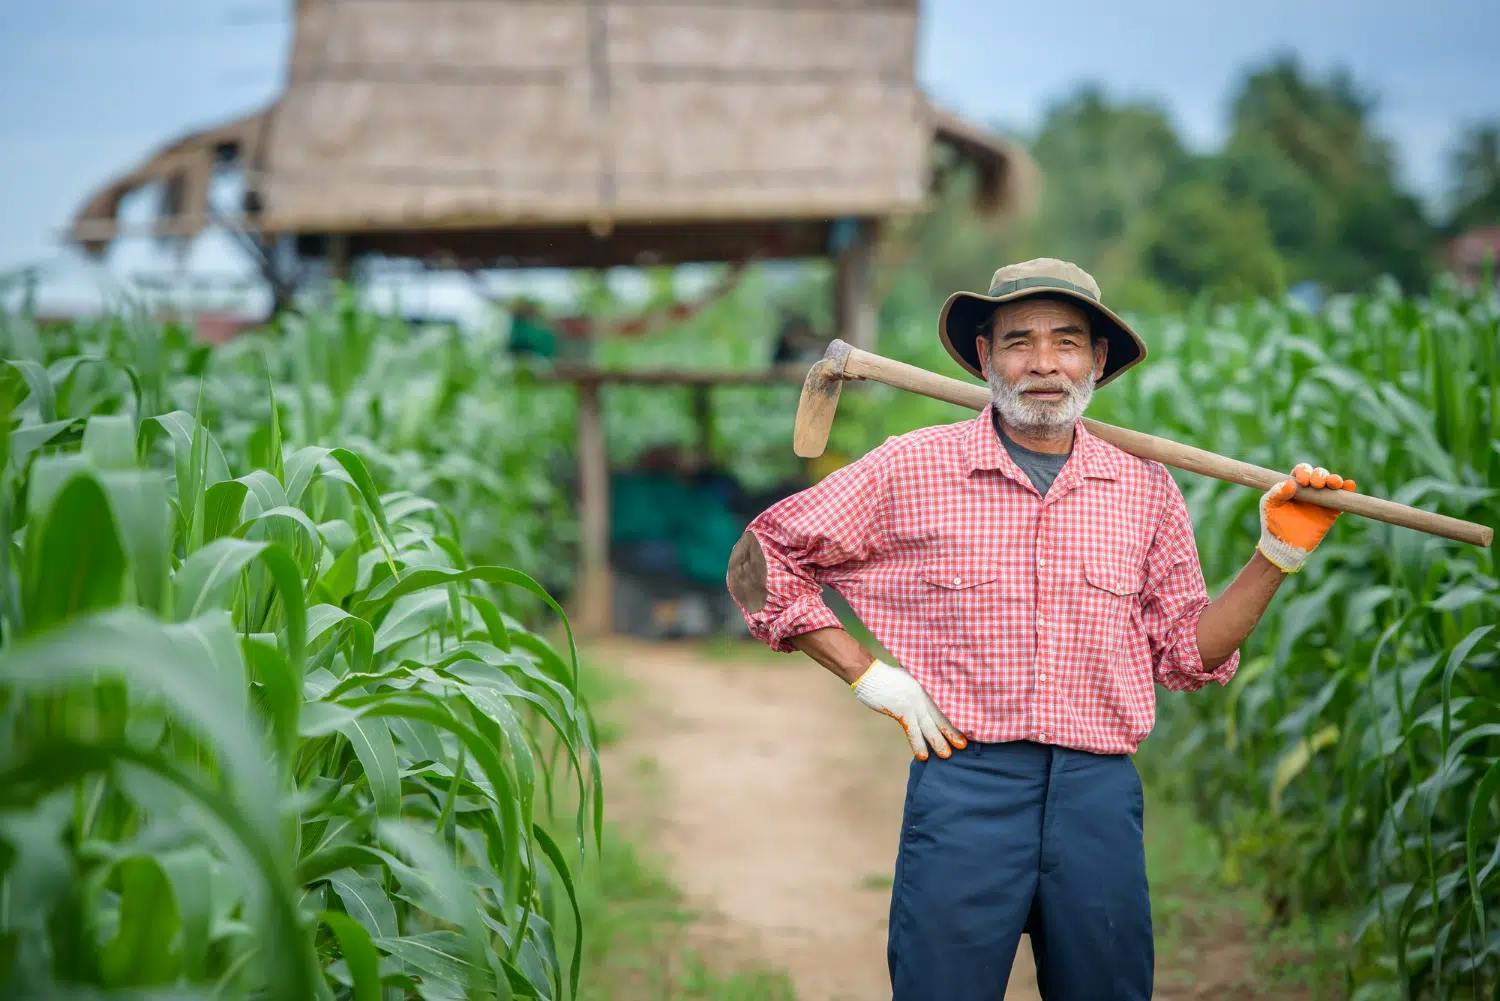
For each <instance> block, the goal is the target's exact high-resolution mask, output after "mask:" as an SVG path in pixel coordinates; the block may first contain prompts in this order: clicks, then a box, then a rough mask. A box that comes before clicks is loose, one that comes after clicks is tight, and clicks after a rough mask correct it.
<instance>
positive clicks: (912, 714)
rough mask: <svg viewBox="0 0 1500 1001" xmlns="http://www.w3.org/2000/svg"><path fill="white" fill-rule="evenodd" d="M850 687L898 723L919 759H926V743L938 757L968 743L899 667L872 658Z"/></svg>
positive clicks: (913, 680) (949, 755)
mask: <svg viewBox="0 0 1500 1001" xmlns="http://www.w3.org/2000/svg"><path fill="white" fill-rule="evenodd" d="M850 687H851V688H853V689H854V697H855V698H857V699H859V701H861V702H863V703H864V704H865V705H867V706H869V707H870V708H871V709H874V710H875V711H876V712H881V713H885V714H886V715H887V716H889V717H891V718H892V719H894V720H895V721H896V722H897V723H900V724H901V729H903V730H905V731H906V739H907V740H908V741H910V742H911V751H912V754H914V755H916V756H917V757H918V758H919V759H920V760H922V761H926V760H927V746H928V745H929V744H931V745H932V749H933V750H934V751H936V752H937V756H938V757H940V758H947V757H952V755H953V748H955V747H956V748H958V749H959V750H963V748H965V747H967V746H968V743H969V742H968V739H967V738H965V737H964V735H963V734H961V733H959V732H958V730H957V728H955V727H954V725H953V724H952V723H949V722H948V717H946V716H944V715H943V713H942V710H940V709H938V707H937V706H936V705H934V704H933V701H932V698H931V697H930V696H929V695H928V694H927V691H926V689H924V688H923V687H922V684H921V682H919V681H917V679H916V678H913V677H912V676H911V675H910V674H907V673H906V672H905V671H904V670H902V669H901V668H899V667H893V666H892V665H890V664H887V663H886V662H885V661H883V660H876V661H875V662H874V663H873V664H871V665H870V666H869V667H868V668H867V669H866V670H865V673H864V674H862V675H860V676H859V677H858V678H857V679H855V681H854V683H853V684H852V685H850ZM950 745H951V746H950Z"/></svg>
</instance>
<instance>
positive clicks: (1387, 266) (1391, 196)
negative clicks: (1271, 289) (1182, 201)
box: [1224, 55, 1435, 290]
mask: <svg viewBox="0 0 1500 1001" xmlns="http://www.w3.org/2000/svg"><path fill="white" fill-rule="evenodd" d="M1374 108H1375V100H1374V98H1372V97H1370V96H1368V95H1366V94H1365V93H1363V92H1362V91H1361V90H1360V89H1359V88H1358V87H1357V86H1356V85H1355V83H1354V82H1353V80H1352V79H1351V78H1350V77H1349V75H1348V74H1347V73H1345V72H1343V71H1342V70H1337V71H1334V72H1333V73H1331V74H1329V76H1328V77H1327V78H1326V79H1324V80H1321V81H1320V80H1314V79H1311V78H1309V77H1308V76H1307V75H1306V74H1305V73H1304V72H1303V70H1302V67H1301V65H1300V64H1299V63H1298V61H1297V59H1296V57H1294V56H1291V55H1283V56H1278V57H1276V58H1275V59H1273V60H1272V61H1271V62H1270V63H1269V64H1267V65H1265V66H1263V67H1260V68H1255V69H1252V70H1250V71H1249V72H1248V73H1247V74H1246V75H1245V77H1244V79H1243V81H1242V82H1241V84H1240V86H1239V89H1238V91H1237V92H1236V94H1235V96H1234V99H1233V101H1232V102H1231V116H1232V123H1231V131H1230V139H1229V142H1228V144H1227V145H1226V148H1225V151H1224V157H1225V158H1226V160H1227V161H1230V162H1237V166H1235V167H1234V168H1232V169H1231V170H1230V172H1229V173H1230V175H1231V176H1234V175H1237V176H1238V177H1239V183H1240V186H1241V187H1242V189H1243V192H1244V194H1245V195H1246V196H1247V197H1249V198H1252V199H1254V200H1256V201H1257V202H1259V204H1260V205H1261V207H1262V208H1263V210H1264V211H1265V213H1266V216H1267V219H1268V221H1269V223H1270V228H1271V233H1272V235H1273V239H1274V240H1275V245H1276V249H1277V251H1278V252H1279V253H1280V254H1281V255H1282V256H1283V257H1284V258H1285V259H1286V260H1287V261H1288V262H1289V266H1288V274H1287V278H1288V280H1289V281H1293V282H1295V281H1299V280H1302V279H1307V278H1312V279H1317V280H1320V281H1323V282H1325V283H1326V284H1328V285H1330V286H1332V287H1333V288H1335V289H1351V290H1352V289H1357V288H1362V287H1365V286H1367V285H1368V284H1369V283H1370V282H1371V281H1373V280H1374V279H1375V278H1376V277H1377V276H1379V275H1381V274H1389V275H1393V276H1394V277H1395V278H1396V279H1397V280H1398V281H1400V282H1401V283H1402V284H1403V285H1405V286H1407V287H1415V286H1420V285H1422V284H1423V283H1424V282H1425V281H1426V279H1427V277H1428V274H1429V272H1430V268H1431V258H1432V254H1433V249H1434V247H1433V245H1434V237H1435V234H1434V232H1433V230H1432V227H1431V225H1430V224H1429V223H1428V222H1427V220H1426V219H1425V218H1424V217H1423V215H1422V211H1421V207H1420V206H1419V205H1418V203H1417V201H1416V200H1415V199H1414V198H1412V197H1411V196H1410V195H1409V194H1407V193H1406V192H1404V191H1402V190H1401V188H1400V186H1399V184H1398V183H1397V179H1396V170H1395V157H1394V155H1393V153H1392V147H1391V143H1390V141H1389V140H1388V139H1386V138H1385V137H1384V136H1382V135H1380V134H1379V133H1378V132H1376V131H1375V129H1374V127H1373V126H1372V124H1371V122H1370V116H1371V113H1372V111H1373V110H1374ZM1278 160H1279V161H1280V165H1279V166H1278V165H1276V163H1277V161H1278Z"/></svg>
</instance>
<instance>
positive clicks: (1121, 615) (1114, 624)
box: [1080, 556, 1145, 656]
mask: <svg viewBox="0 0 1500 1001" xmlns="http://www.w3.org/2000/svg"><path fill="white" fill-rule="evenodd" d="M1083 579H1084V581H1085V582H1086V583H1087V585H1088V586H1086V587H1085V588H1084V589H1083V609H1082V612H1083V616H1082V622H1081V623H1080V625H1081V626H1082V628H1083V631H1084V636H1085V644H1086V645H1088V646H1093V647H1100V648H1102V649H1104V650H1105V651H1107V652H1109V653H1111V654H1114V655H1117V656H1118V655H1120V654H1122V653H1123V652H1124V650H1125V647H1126V646H1127V643H1126V640H1127V639H1128V638H1129V637H1128V635H1127V632H1126V631H1127V630H1128V629H1130V628H1131V623H1132V621H1133V615H1132V613H1133V612H1134V611H1135V608H1136V606H1137V605H1138V604H1139V602H1140V596H1141V588H1142V587H1143V586H1144V584H1145V570H1144V568H1142V567H1140V566H1138V565H1135V564H1132V563H1129V562H1126V561H1125V560H1122V559H1111V558H1107V557H1102V556H1090V557H1088V558H1087V559H1086V560H1085V561H1084V564H1083Z"/></svg>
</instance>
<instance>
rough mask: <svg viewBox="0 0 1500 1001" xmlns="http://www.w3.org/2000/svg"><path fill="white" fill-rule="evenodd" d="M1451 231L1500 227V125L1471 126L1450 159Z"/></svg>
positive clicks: (1485, 123) (1490, 123) (1486, 123)
mask: <svg viewBox="0 0 1500 1001" xmlns="http://www.w3.org/2000/svg"><path fill="white" fill-rule="evenodd" d="M1448 174H1449V178H1450V186H1449V205H1450V206H1451V211H1452V214H1451V216H1450V217H1449V223H1448V225H1449V229H1450V230H1452V231H1454V232H1457V231H1459V230H1463V229H1468V228H1469V227H1471V226H1483V225H1496V224H1500V123H1496V122H1483V123H1480V124H1478V125H1474V126H1471V127H1470V128H1469V129H1468V130H1467V131H1466V132H1465V133H1464V135H1463V137H1462V138H1461V139H1460V140H1459V142H1458V145H1457V147H1456V148H1455V149H1454V150H1453V152H1452V153H1451V154H1450V155H1449V158H1448Z"/></svg>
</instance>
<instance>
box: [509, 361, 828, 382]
mask: <svg viewBox="0 0 1500 1001" xmlns="http://www.w3.org/2000/svg"><path fill="white" fill-rule="evenodd" d="M537 374H538V376H539V377H540V378H542V379H546V380H550V381H552V382H576V383H578V384H579V385H580V386H581V385H584V384H588V383H592V384H595V385H598V384H600V383H606V382H613V383H631V384H634V385H641V386H764V385H773V384H777V383H791V384H793V385H798V386H800V385H801V384H802V382H803V380H804V379H806V378H807V365H806V364H800V365H799V364H791V365H773V366H771V367H769V368H758V369H745V370H726V369H701V370H697V371H694V370H693V369H682V368H644V369H642V368H636V369H607V368H595V367H594V366H592V365H583V364H578V363H576V362H559V363H557V364H556V365H554V366H552V368H550V369H548V370H546V371H542V372H538V373H537Z"/></svg>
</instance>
